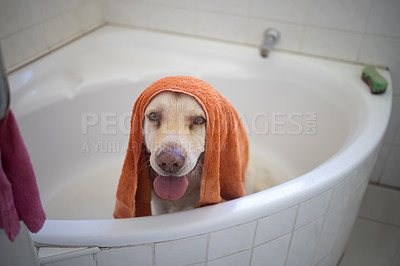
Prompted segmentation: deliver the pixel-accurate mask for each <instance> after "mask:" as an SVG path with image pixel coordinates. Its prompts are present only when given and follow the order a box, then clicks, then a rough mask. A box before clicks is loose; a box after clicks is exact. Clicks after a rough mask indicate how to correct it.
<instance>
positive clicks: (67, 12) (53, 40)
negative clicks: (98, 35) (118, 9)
mask: <svg viewBox="0 0 400 266" xmlns="http://www.w3.org/2000/svg"><path fill="white" fill-rule="evenodd" d="M101 6H102V5H101V2H100V0H35V1H33V0H0V45H1V48H2V51H3V58H4V62H5V65H6V68H7V70H9V71H10V70H13V69H15V68H17V67H19V66H21V65H23V64H25V63H27V62H29V61H31V60H33V59H35V58H38V57H40V56H42V55H44V54H46V53H48V52H50V51H52V50H54V49H57V48H58V47H60V46H62V45H63V44H65V43H68V42H69V41H71V40H73V39H74V38H77V37H79V36H81V35H83V34H85V33H86V32H88V31H90V30H92V29H94V28H96V27H98V26H100V25H101V24H102V23H103V21H104V16H103V13H102V8H101Z"/></svg>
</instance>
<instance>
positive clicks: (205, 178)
mask: <svg viewBox="0 0 400 266" xmlns="http://www.w3.org/2000/svg"><path fill="white" fill-rule="evenodd" d="M163 91H174V92H181V93H185V94H187V95H190V96H193V97H194V98H195V99H196V100H197V101H198V102H199V104H200V105H201V106H202V108H203V110H204V112H205V113H206V120H207V125H206V147H205V155H204V163H203V173H202V181H201V188H200V200H199V202H198V204H197V207H201V206H205V205H210V204H215V203H219V202H221V197H222V198H224V199H225V200H231V199H235V198H238V197H242V196H244V195H245V192H244V187H243V183H244V178H245V171H246V167H247V161H248V156H249V150H248V140H247V134H246V131H245V129H244V127H243V125H242V123H241V121H240V120H239V116H238V114H237V113H236V111H235V109H234V108H233V106H232V105H231V104H230V103H229V102H228V100H227V99H226V98H224V97H223V96H222V95H221V94H219V93H218V92H217V91H216V90H215V89H214V88H213V87H212V86H211V85H209V84H208V83H206V82H204V81H202V80H199V79H195V78H192V77H167V78H163V79H160V80H159V81H157V82H155V83H153V84H152V85H150V86H149V87H148V88H147V89H146V90H144V91H143V92H142V94H141V95H140V96H139V98H138V99H137V100H136V102H135V105H134V107H133V111H132V120H131V133H130V139H129V146H128V150H127V153H126V157H125V162H124V166H123V169H122V173H121V177H120V179H119V184H118V190H117V201H116V204H115V211H114V217H115V218H128V217H134V216H146V215H151V209H150V199H151V195H150V184H149V179H148V169H146V167H139V166H142V165H147V164H146V163H145V162H146V148H145V147H144V143H143V133H142V129H143V123H142V122H143V118H144V111H145V109H146V107H147V105H148V104H149V102H150V100H151V99H152V98H153V97H154V96H156V95H157V94H158V93H160V92H163Z"/></svg>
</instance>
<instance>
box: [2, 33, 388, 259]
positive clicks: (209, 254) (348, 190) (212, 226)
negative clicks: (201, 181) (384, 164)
mask: <svg viewBox="0 0 400 266" xmlns="http://www.w3.org/2000/svg"><path fill="white" fill-rule="evenodd" d="M260 34H261V33H260ZM283 38H284V36H283ZM361 69H362V67H361V66H358V65H350V64H344V63H341V62H331V61H327V60H322V59H315V58H309V57H304V56H299V55H294V54H286V53H282V52H276V51H273V52H272V53H271V54H270V57H269V58H267V59H263V58H261V57H260V56H259V55H258V51H257V49H256V48H255V47H246V46H239V45H233V44H228V43H221V42H213V41H209V40H200V39H193V38H187V37H182V36H174V35H167V34H162V33H155V32H146V31H139V30H132V29H125V28H118V27H111V26H106V27H103V28H101V29H99V30H97V31H95V32H93V33H91V34H89V35H87V36H85V37H83V38H81V39H79V40H77V41H75V42H73V43H71V44H69V45H67V46H66V47H64V48H62V49H60V50H58V51H56V52H54V53H52V54H50V55H48V56H46V57H44V58H42V59H40V60H38V61H36V62H34V63H32V64H30V65H28V66H26V67H24V68H23V69H20V70H18V71H16V72H14V73H13V74H12V75H11V76H10V83H11V87H12V109H13V110H14V113H15V114H16V116H17V120H18V122H19V125H20V129H21V131H22V134H23V137H24V139H25V141H26V145H27V147H28V150H29V152H30V155H31V157H32V161H33V164H34V167H35V171H36V174H37V179H38V185H39V189H40V192H41V197H42V202H43V204H44V207H45V210H46V212H47V215H48V220H47V221H46V223H45V225H44V227H43V229H42V230H41V231H40V232H39V233H38V234H33V235H32V238H33V240H34V241H35V242H36V243H37V245H38V246H39V247H41V248H40V250H42V249H47V251H48V249H49V247H64V248H65V247H68V246H73V247H88V249H86V251H85V249H79V250H78V251H77V252H71V253H68V254H69V255H68V256H66V255H65V254H62V255H60V256H57V254H56V255H55V254H54V253H52V256H50V255H48V256H47V257H46V255H43V256H41V257H42V260H41V262H42V263H47V262H51V261H56V260H58V259H70V260H71V261H70V263H71V264H73V263H76V261H80V260H81V259H82V260H86V259H87V260H88V261H90V263H97V265H99V266H100V265H116V264H115V263H116V262H121V261H125V262H130V263H137V264H138V265H142V264H143V265H146V264H149V265H178V264H196V263H199V265H203V264H206V263H208V265H222V264H223V265H225V264H227V265H249V264H251V265H285V264H286V265H336V263H337V262H338V260H339V259H340V256H341V254H342V252H343V250H344V247H345V245H346V241H347V239H348V236H349V233H350V231H351V228H352V225H353V222H354V219H355V217H356V215H357V211H358V207H359V203H360V201H361V199H362V196H363V194H364V190H365V188H366V185H367V183H368V177H369V174H370V172H371V169H372V168H373V165H374V163H375V161H376V157H377V152H378V150H379V146H380V142H381V139H382V136H383V134H384V132H385V129H386V126H387V123H388V120H389V115H390V110H391V94H392V88H391V86H389V88H388V90H387V92H386V93H385V94H383V95H372V94H371V93H370V92H369V89H368V88H367V87H366V85H365V84H364V83H363V82H362V81H361V78H360V76H361ZM380 72H381V73H382V74H383V75H384V76H385V77H386V78H387V79H388V80H389V84H391V82H390V75H389V73H388V72H387V71H384V70H380ZM170 75H190V76H194V77H197V78H200V79H203V80H204V81H206V82H208V83H210V84H211V85H212V86H213V87H215V88H216V89H217V90H219V91H220V92H221V94H223V95H224V96H226V97H227V98H228V99H229V100H230V101H231V102H232V104H233V105H234V106H235V107H236V109H237V111H238V112H239V113H240V115H241V118H242V120H243V122H244V123H245V126H246V127H247V130H248V133H249V139H250V141H251V150H252V154H253V158H255V159H253V160H254V162H255V165H256V167H255V169H256V170H257V171H258V175H259V176H260V177H262V176H264V177H265V174H266V172H268V171H269V172H270V173H269V175H270V182H271V183H272V184H273V185H275V186H273V187H272V188H270V189H268V190H265V191H262V192H259V193H255V194H252V195H249V196H246V197H244V198H241V199H237V200H232V201H229V202H225V203H221V204H217V205H214V206H209V207H204V208H199V209H195V210H191V211H185V212H180V213H174V214H168V215H160V216H153V217H143V218H133V219H119V220H114V219H112V212H113V207H114V202H115V198H114V197H115V192H116V185H117V182H118V178H119V174H120V169H121V167H122V163H123V159H124V155H125V150H124V148H125V145H126V143H127V141H128V135H129V133H128V132H129V116H130V112H131V109H132V106H133V103H134V101H135V99H136V97H137V96H138V95H139V93H140V92H141V91H142V90H143V89H145V88H146V87H147V86H148V85H150V84H151V83H152V82H154V81H156V80H158V79H159V78H162V77H165V76H170ZM43 246H49V247H47V248H44V247H43ZM50 249H51V248H50ZM53 250H57V252H59V250H60V249H53ZM82 250H83V253H82ZM57 252H56V253H57ZM59 253H60V252H59ZM61 253H63V252H61ZM92 253H93V254H92ZM71 254H72V255H71ZM88 254H89V255H88ZM71 257H72V258H71ZM75 257H76V258H75ZM49 258H50V259H49Z"/></svg>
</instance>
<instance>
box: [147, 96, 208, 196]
mask: <svg viewBox="0 0 400 266" xmlns="http://www.w3.org/2000/svg"><path fill="white" fill-rule="evenodd" d="M143 135H144V142H145V144H146V147H147V150H148V151H149V152H150V166H151V167H152V168H153V170H154V171H155V172H157V174H158V175H159V176H161V177H168V180H167V179H166V178H164V180H163V183H161V182H160V184H164V183H166V182H170V183H173V184H174V187H175V188H176V187H180V186H181V185H180V184H181V182H187V180H186V181H184V180H183V181H182V180H180V179H179V177H185V176H187V175H188V174H189V173H190V172H191V171H192V170H193V169H194V168H195V167H196V165H197V162H198V160H199V157H200V155H201V154H202V153H203V152H204V147H205V136H206V116H205V113H204V111H203V109H202V107H201V106H200V104H199V103H198V102H197V101H196V99H195V98H193V97H191V96H189V95H186V94H183V93H176V92H161V93H160V94H158V95H156V96H155V97H154V98H153V99H152V100H151V101H150V103H149V105H148V106H147V108H146V110H145V118H144V125H143ZM176 179H179V180H176ZM184 179H186V177H185V178H184ZM155 184H156V182H155ZM160 186H161V185H160ZM162 186H164V185H162ZM186 187H187V184H186ZM175 188H169V189H171V190H172V189H175ZM171 193H172V192H171ZM178 194H179V193H178ZM171 197H172V198H173V196H171ZM167 198H168V197H167Z"/></svg>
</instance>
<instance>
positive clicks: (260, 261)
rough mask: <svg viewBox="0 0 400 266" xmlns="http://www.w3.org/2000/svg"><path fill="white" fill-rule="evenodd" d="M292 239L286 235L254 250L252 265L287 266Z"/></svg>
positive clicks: (289, 235)
mask: <svg viewBox="0 0 400 266" xmlns="http://www.w3.org/2000/svg"><path fill="white" fill-rule="evenodd" d="M290 239H291V234H286V235H284V236H282V237H280V238H277V239H275V240H272V241H270V242H268V243H266V244H262V245H260V246H258V247H256V248H254V251H253V257H252V260H251V265H253V266H263V265H273V266H278V265H282V266H283V265H285V262H286V257H287V252H288V250H289V243H290Z"/></svg>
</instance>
